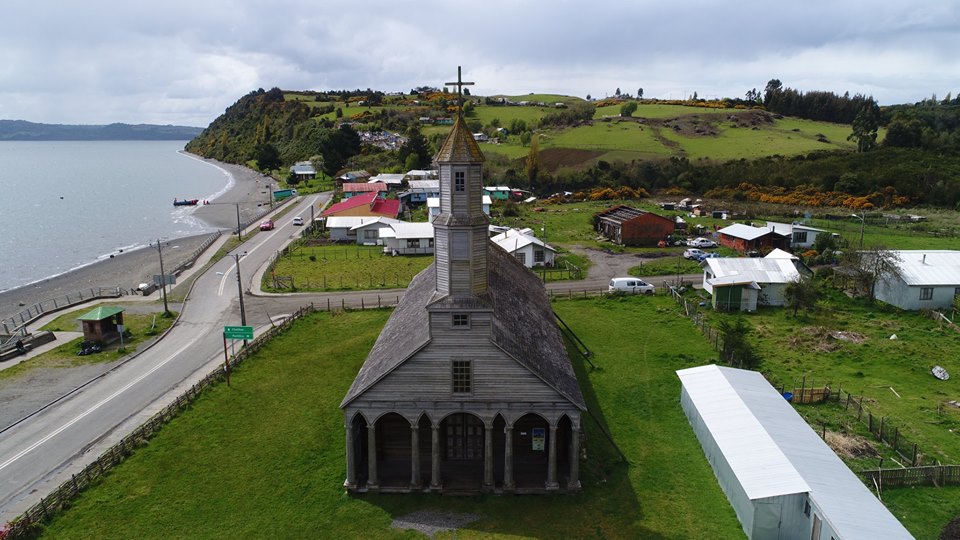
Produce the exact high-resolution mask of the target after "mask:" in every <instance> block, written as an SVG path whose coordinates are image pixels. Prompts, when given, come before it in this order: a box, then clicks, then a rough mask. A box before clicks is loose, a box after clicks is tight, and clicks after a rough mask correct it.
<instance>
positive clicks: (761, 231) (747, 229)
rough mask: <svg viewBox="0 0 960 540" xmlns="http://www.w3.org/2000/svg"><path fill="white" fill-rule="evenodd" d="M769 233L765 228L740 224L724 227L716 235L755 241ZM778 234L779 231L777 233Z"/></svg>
mask: <svg viewBox="0 0 960 540" xmlns="http://www.w3.org/2000/svg"><path fill="white" fill-rule="evenodd" d="M770 232H771V231H770V229H767V228H766V227H751V226H749V225H744V224H742V223H734V224H733V225H730V226H727V227H724V228H722V229H720V230H719V231H717V233H718V234H725V235H727V236H733V237H735V238H742V239H744V240H748V241H749V240H756V239H757V238H760V237H761V236H763V235H765V234H769V233H770ZM777 233H778V234H780V232H779V231H777Z"/></svg>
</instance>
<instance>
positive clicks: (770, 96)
mask: <svg viewBox="0 0 960 540" xmlns="http://www.w3.org/2000/svg"><path fill="white" fill-rule="evenodd" d="M782 90H783V83H782V82H780V79H770V81H768V82H767V86H766V87H765V88H764V89H763V104H764V105H766V106H767V108H769V107H770V106H771V105H772V104H773V101H774V100H775V99H776V98H777V97H778V96H779V94H780V92H781V91H782Z"/></svg>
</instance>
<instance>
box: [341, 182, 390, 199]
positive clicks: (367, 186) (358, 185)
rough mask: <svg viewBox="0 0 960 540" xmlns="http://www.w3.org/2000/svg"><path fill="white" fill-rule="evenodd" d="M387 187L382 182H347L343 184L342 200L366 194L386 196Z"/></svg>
mask: <svg viewBox="0 0 960 540" xmlns="http://www.w3.org/2000/svg"><path fill="white" fill-rule="evenodd" d="M387 190H388V188H387V185H386V184H384V183H383V182H347V183H346V184H343V200H347V199H349V198H350V197H355V196H357V195H366V194H367V193H377V194H379V195H386V194H387Z"/></svg>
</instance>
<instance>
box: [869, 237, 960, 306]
mask: <svg viewBox="0 0 960 540" xmlns="http://www.w3.org/2000/svg"><path fill="white" fill-rule="evenodd" d="M893 253H894V254H896V255H897V256H898V257H899V258H900V262H899V263H897V266H898V267H899V269H900V275H899V276H890V275H884V276H882V277H881V278H880V279H879V280H878V281H877V287H876V291H875V292H876V295H877V300H880V301H883V302H886V303H888V304H892V305H894V306H897V307H898V308H900V309H908V310H918V309H935V308H947V307H950V306H952V305H953V299H954V297H955V296H956V295H957V294H960V251H955V250H929V251H923V250H909V251H894V252H893Z"/></svg>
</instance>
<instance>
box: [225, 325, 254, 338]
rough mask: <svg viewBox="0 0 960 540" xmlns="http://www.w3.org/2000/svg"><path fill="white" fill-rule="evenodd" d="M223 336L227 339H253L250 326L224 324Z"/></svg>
mask: <svg viewBox="0 0 960 540" xmlns="http://www.w3.org/2000/svg"><path fill="white" fill-rule="evenodd" d="M223 337H225V338H227V339H253V327H252V326H224V327H223Z"/></svg>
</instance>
